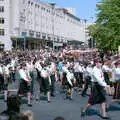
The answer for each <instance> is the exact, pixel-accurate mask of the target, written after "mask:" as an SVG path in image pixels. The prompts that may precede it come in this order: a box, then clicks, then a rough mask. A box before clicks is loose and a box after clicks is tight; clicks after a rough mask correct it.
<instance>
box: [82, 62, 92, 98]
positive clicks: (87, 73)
mask: <svg viewBox="0 0 120 120" xmlns="http://www.w3.org/2000/svg"><path fill="white" fill-rule="evenodd" d="M92 71H93V65H92V64H91V63H89V64H88V66H87V67H86V71H85V85H84V88H83V90H82V93H81V96H82V97H85V95H86V92H87V89H88V86H91V83H92Z"/></svg>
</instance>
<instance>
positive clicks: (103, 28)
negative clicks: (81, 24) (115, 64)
mask: <svg viewBox="0 0 120 120" xmlns="http://www.w3.org/2000/svg"><path fill="white" fill-rule="evenodd" d="M97 11H98V14H97V20H96V24H93V25H91V26H89V27H88V29H89V35H90V36H92V37H93V38H94V39H95V40H96V43H97V47H98V48H100V49H103V50H117V49H118V46H119V45H120V0H101V3H99V4H98V5H97Z"/></svg>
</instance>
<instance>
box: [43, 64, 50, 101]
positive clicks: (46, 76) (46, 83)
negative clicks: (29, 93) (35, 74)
mask: <svg viewBox="0 0 120 120" xmlns="http://www.w3.org/2000/svg"><path fill="white" fill-rule="evenodd" d="M41 77H42V79H41V80H42V84H43V88H44V93H45V95H47V101H48V103H50V102H51V99H50V96H51V93H50V87H51V79H50V71H49V67H48V63H47V62H45V63H44V64H43V66H42V70H41Z"/></svg>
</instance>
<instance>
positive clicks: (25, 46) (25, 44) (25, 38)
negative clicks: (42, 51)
mask: <svg viewBox="0 0 120 120" xmlns="http://www.w3.org/2000/svg"><path fill="white" fill-rule="evenodd" d="M25 49H26V38H25V37H24V51H25Z"/></svg>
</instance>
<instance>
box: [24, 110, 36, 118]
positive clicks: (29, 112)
mask: <svg viewBox="0 0 120 120" xmlns="http://www.w3.org/2000/svg"><path fill="white" fill-rule="evenodd" d="M23 114H24V115H25V116H27V117H28V120H34V114H33V112H32V111H30V110H27V111H25V112H23Z"/></svg>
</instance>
